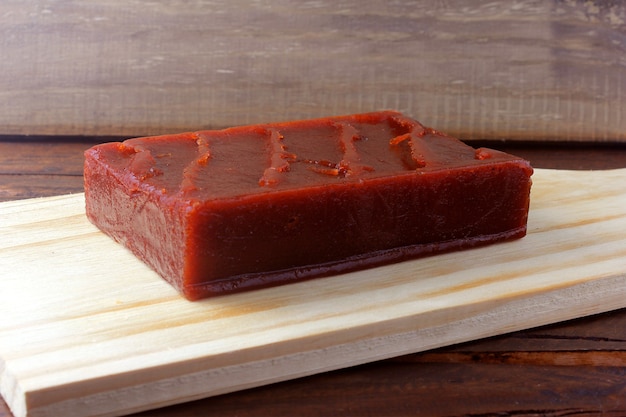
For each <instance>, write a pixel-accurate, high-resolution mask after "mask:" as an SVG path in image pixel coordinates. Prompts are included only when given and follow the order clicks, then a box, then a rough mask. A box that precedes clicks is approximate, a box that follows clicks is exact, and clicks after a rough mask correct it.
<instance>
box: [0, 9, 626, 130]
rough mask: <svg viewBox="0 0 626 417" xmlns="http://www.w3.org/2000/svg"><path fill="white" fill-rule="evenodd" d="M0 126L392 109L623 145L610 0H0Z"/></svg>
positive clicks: (149, 125)
mask: <svg viewBox="0 0 626 417" xmlns="http://www.w3.org/2000/svg"><path fill="white" fill-rule="evenodd" d="M0 54H1V56H2V59H1V60H0V126H2V132H0V133H2V134H28V135H34V134H40V135H120V136H141V135H155V134H160V133H176V132H179V131H188V130H190V131H195V130H203V129H211V128H221V127H229V126H234V125H240V124H254V123H266V122H271V121H285V120H293V119H308V118H314V117H322V116H331V115H339V114H349V113H361V112H368V111H375V110H381V109H395V110H399V111H402V112H403V113H405V114H410V115H412V116H413V117H415V118H417V119H418V120H420V121H424V122H427V123H428V124H430V125H431V126H433V127H435V128H437V129H439V130H441V131H444V132H447V133H449V134H451V135H453V136H459V137H461V138H463V139H476V138H478V139H500V138H509V139H524V140H553V141H602V142H604V141H622V142H624V141H626V106H624V99H625V98H626V77H625V75H624V74H626V4H625V3H624V2H620V1H612V0H589V1H582V0H546V1H537V0H496V1H489V2H485V1H482V0H445V1H443V0H426V1H420V2H415V1H411V0H401V1H394V2H385V1H378V0H342V1H339V2H338V1H336V0H319V1H314V2H313V1H307V2H297V1H288V0H279V1H276V0H271V1H269V0H263V1H254V2H252V1H247V0H213V1H207V0H172V1H168V2H155V1H151V0H108V1H89V0H67V1H41V0H3V1H2V2H0Z"/></svg>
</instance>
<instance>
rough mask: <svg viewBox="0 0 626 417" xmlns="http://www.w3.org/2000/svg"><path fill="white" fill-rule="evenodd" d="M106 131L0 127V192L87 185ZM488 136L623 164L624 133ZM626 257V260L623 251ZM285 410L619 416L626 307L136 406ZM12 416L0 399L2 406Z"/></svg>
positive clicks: (545, 154)
mask: <svg viewBox="0 0 626 417" xmlns="http://www.w3.org/2000/svg"><path fill="white" fill-rule="evenodd" d="M108 139H110V138H108ZM99 140H101V139H92V138H75V137H65V138H63V137H56V138H51V137H10V136H5V137H2V138H0V200H3V201H6V200H13V199H21V198H31V197H38V196H49V195H57V194H64V193H71V192H81V191H82V162H83V156H82V153H83V151H84V150H85V149H86V148H88V147H89V146H91V145H93V144H95V143H97V142H98V141H99ZM474 144H475V145H478V144H481V145H482V144H484V143H479V142H474ZM487 144H488V145H489V146H491V147H494V148H498V149H502V150H506V151H509V152H512V153H515V154H518V155H520V156H523V157H526V158H527V159H529V160H530V161H531V163H532V164H533V165H534V166H535V167H541V168H559V169H577V170H579V169H610V168H622V167H626V145H625V144H613V145H609V144H603V145H599V144H595V145H594V144H590V145H586V144H559V145H555V144H540V143H533V144H526V143H507V142H489V143H487ZM625 186H626V185H625ZM624 264H625V268H626V259H625V260H624ZM277 415H288V416H293V415H299V416H331V415H332V416H414V415H425V416H447V417H449V416H566V415H577V416H598V415H603V416H623V415H626V310H619V311H615V312H611V313H606V314H602V315H598V316H593V317H588V318H583V319H578V320H573V321H570V322H566V323H559V324H555V325H551V326H546V327H542V328H538V329H532V330H526V331H521V332H516V333H512V334H508V335H503V336H499V337H494V338H490V339H486V340H479V341H475V342H471V343H465V344H462V345H457V346H451V347H446V348H442V349H437V350H433V351H428V352H423V353H418V354H413V355H407V356H403V357H399V358H395V359H391V360H386V361H380V362H376V363H372V364H368V365H362V366H358V367H353V368H349V369H345V370H339V371H334V372H329V373H324V374H320V375H315V376H311V377H307V378H302V379H298V380H294V381H288V382H283V383H278V384H274V385H270V386H266V387H261V388H255V389H250V390H246V391H241V392H237V393H233V394H227V395H222V396H219V397H214V398H209V399H205V400H200V401H195V402H192V403H187V404H181V405H177V406H172V407H168V408H163V409H158V410H152V411H147V412H144V413H141V414H138V415H137V416H143V417H174V416H176V417H181V416H187V417H191V416H277ZM9 416H11V413H10V412H9V410H8V408H7V406H6V404H4V403H3V402H1V401H0V417H9Z"/></svg>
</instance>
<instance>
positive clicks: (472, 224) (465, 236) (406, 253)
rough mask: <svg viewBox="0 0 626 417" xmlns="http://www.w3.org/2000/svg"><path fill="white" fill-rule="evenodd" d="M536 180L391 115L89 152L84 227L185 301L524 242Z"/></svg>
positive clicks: (525, 170)
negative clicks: (127, 253) (123, 250)
mask: <svg viewBox="0 0 626 417" xmlns="http://www.w3.org/2000/svg"><path fill="white" fill-rule="evenodd" d="M531 175H532V168H531V167H530V165H529V164H528V162H526V161H524V160H523V159H521V158H517V157H515V156H512V155H509V154H505V153H502V152H498V151H495V150H489V149H484V148H481V149H473V148H471V147H470V146H467V145H465V144H463V143H462V142H460V141H458V140H456V139H454V138H451V137H448V136H446V135H444V134H441V133H439V132H437V131H435V130H433V129H430V128H427V127H424V126H422V125H421V124H420V123H418V122H417V121H415V120H412V119H410V118H408V117H406V116H404V115H402V114H400V113H396V112H390V111H389V112H376V113H366V114H359V115H351V116H340V117H331V118H325V119H315V120H305V121H295V122H288V123H274V124H267V125H257V126H243V127H235V128H230V129H224V130H216V131H200V132H190V133H183V134H177V135H167V136H156V137H147V138H136V139H129V140H126V141H124V142H121V143H120V142H114V143H107V144H102V145H97V146H95V147H93V148H91V149H89V150H88V151H86V153H85V197H86V201H87V216H88V217H89V219H90V220H91V221H92V222H93V223H94V224H95V225H97V226H98V227H99V228H100V229H101V230H102V231H104V232H105V233H107V234H108V235H110V236H111V237H113V238H114V239H115V240H116V241H118V242H120V243H122V244H124V245H125V246H127V247H128V248H129V249H130V250H131V251H132V252H133V253H135V255H136V256H138V257H139V258H140V259H142V260H143V261H144V262H146V263H147V264H148V265H150V266H151V267H152V268H153V269H155V270H156V271H157V272H158V273H159V274H160V275H161V276H162V277H163V278H165V279H166V280H167V281H168V282H170V283H171V284H172V285H173V286H175V287H176V288H177V289H178V290H179V291H180V292H181V293H182V294H183V295H184V296H185V297H186V298H188V299H190V300H197V299H200V298H205V297H209V296H214V295H220V294H226V293H230V292H234V291H241V290H246V289H254V288H260V287H266V286H271V285H278V284H284V283H289V282H295V281H300V280H303V279H308V278H314V277H320V276H327V275H332V274H337V273H341V272H347V271H352V270H357V269H362V268H367V267H374V266H379V265H383V264H387V263H391V262H400V261H404V260H408V259H412V258H416V257H419V256H423V255H428V254H434V253H440V252H443V251H450V250H456V249H465V248H470V247H473V246H477V245H484V244H488V243H494V242H498V241H503V240H508V239H514V238H520V237H523V236H524V235H525V234H526V222H527V217H528V207H529V197H530V187H531ZM416 279H419V277H416Z"/></svg>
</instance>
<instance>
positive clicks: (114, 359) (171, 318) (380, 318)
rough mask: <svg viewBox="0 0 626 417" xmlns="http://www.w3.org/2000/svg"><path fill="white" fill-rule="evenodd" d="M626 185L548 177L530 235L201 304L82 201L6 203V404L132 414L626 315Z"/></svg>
mask: <svg viewBox="0 0 626 417" xmlns="http://www.w3.org/2000/svg"><path fill="white" fill-rule="evenodd" d="M624 179H626V170H623V169H622V170H612V171H603V172H574V171H556V170H537V172H536V174H535V186H534V188H533V203H532V207H531V218H530V220H529V235H528V236H527V237H526V238H524V239H522V240H519V241H515V242H509V243H505V244H500V245H495V246H490V247H486V248H481V249H477V250H472V251H464V252H459V253H454V254H447V255H441V256H436V257H431V258H425V259H421V260H418V261H413V262H407V263H402V264H396V265H391V266H388V267H383V268H376V269H372V270H368V271H363V272H359V273H354V274H346V275H342V276H338V277H333V278H328V279H320V280H316V281H310V282H306V283H301V284H295V285H289V286H284V287H280V288H274V289H268V290H261V291H255V292H251V293H246V294H238V295H234V296H228V297H220V298H217V299H214V300H208V301H204V302H197V303H189V302H186V301H184V300H183V299H181V298H180V297H179V296H178V295H177V294H176V293H175V292H174V290H173V289H171V288H170V287H169V286H168V285H167V284H165V283H164V282H163V281H162V280H160V279H159V278H158V277H156V275H155V274H153V273H152V272H151V271H149V270H147V268H146V267H145V266H143V264H141V263H140V262H139V261H137V260H136V259H135V258H134V257H132V255H130V254H129V253H127V252H126V251H125V250H124V249H123V248H121V247H119V246H118V245H115V244H114V243H113V242H112V241H110V240H109V239H108V238H106V237H105V236H104V235H102V234H101V233H100V232H98V231H97V230H96V229H95V228H93V227H92V226H91V225H90V224H89V223H88V222H87V221H86V220H85V217H84V212H83V210H84V209H83V205H82V196H81V195H80V194H78V195H70V196H60V197H55V198H46V199H35V200H22V201H15V202H7V203H3V204H2V205H0V209H1V211H2V216H0V231H1V233H2V239H0V242H1V246H0V271H1V274H0V276H2V283H3V291H2V292H1V293H0V317H2V320H1V321H0V323H1V326H0V357H1V358H2V360H3V367H2V373H1V374H0V377H1V381H0V387H1V389H2V393H3V395H4V396H5V398H7V401H8V403H9V404H10V405H12V407H13V410H14V414H15V415H16V417H20V416H23V415H24V412H25V410H26V409H27V408H28V409H31V410H33V414H32V415H41V416H46V415H50V416H52V415H55V416H56V415H64V416H72V415H73V416H81V415H118V414H120V413H125V412H126V413H127V412H132V411H137V410H141V409H144V408H150V407H157V406H162V405H165V404H168V403H174V402H178V401H187V400H191V399H194V398H201V397H203V396H207V395H215V394H219V393H223V392H228V391H232V390H238V389H243V388H248V387H251V386H258V385H264V384H268V383H271V382H276V381H280V380H283V379H290V378H295V377H300V376H303V375H308V374H315V373H319V372H324V371H326V370H330V369H336V368H343V367H346V366H351V365H354V364H359V363H364V362H369V361H373V360H379V359H383V358H386V357H393V356H398V355H401V354H404V353H410V352H415V351H420V350H425V349H431V348H434V347H437V346H443V345H447V344H452V343H458V342H463V341H467V340H473V339H475V338H482V337H486V336H491V335H496V334H501V333H505V332H511V331H515V330H519V329H523V328H527V327H533V326H538V325H542V324H546V323H551V322H555V321H561V320H565V319H569V318H573V317H580V316H585V315H590V314H595V313H599V312H602V311H608V310H612V309H617V308H621V307H624V306H625V304H624V299H625V298H624V295H625V294H624V289H623V288H624V286H623V282H624V280H625V279H626V275H624V274H625V273H626V268H625V267H626V264H625V261H624V260H625V259H626V211H624V203H625V202H626V189H624V187H623V181H624ZM103 254H106V256H103ZM111 259H115V262H110V260H111ZM477 259H480V260H481V261H480V262H476V260H477ZM103 262H104V263H103ZM416 277H419V278H416ZM26 300H28V302H26ZM448 355H449V357H452V356H453V355H454V353H453V352H451V353H449V354H448ZM517 360H518V361H521V360H524V358H521V359H517ZM454 361H456V362H462V361H459V360H458V359H454V358H453V360H452V362H454ZM514 362H515V361H513V363H514Z"/></svg>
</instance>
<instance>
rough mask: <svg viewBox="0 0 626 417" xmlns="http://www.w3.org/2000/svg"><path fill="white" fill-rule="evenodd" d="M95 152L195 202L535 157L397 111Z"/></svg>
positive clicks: (125, 176)
mask: <svg viewBox="0 0 626 417" xmlns="http://www.w3.org/2000/svg"><path fill="white" fill-rule="evenodd" d="M87 152H88V153H89V154H90V156H91V157H92V158H94V159H99V160H101V161H103V162H105V163H106V164H107V165H108V166H109V167H110V168H111V170H112V172H114V173H115V174H116V175H117V176H118V177H119V180H120V181H122V182H126V183H129V184H134V186H135V187H137V188H142V189H144V190H148V191H152V192H156V193H160V194H162V195H164V196H175V197H176V198H180V199H184V200H195V201H198V200H200V201H206V200H212V199H224V198H237V197H241V196H249V195H255V194H259V193H272V192H278V191H286V190H293V189H303V188H310V187H320V186H322V187H324V186H331V185H333V184H345V183H351V182H354V183H366V182H368V181H369V180H374V179H378V178H384V177H391V176H398V175H416V174H421V173H427V172H433V171H441V170H450V169H455V168H462V167H472V166H480V165H484V164H493V163H500V162H504V161H511V160H519V161H520V162H521V163H524V164H527V163H526V162H525V161H523V160H521V159H520V158H517V157H514V156H512V155H509V154H506V153H502V152H498V151H494V150H489V149H484V148H480V149H474V148H472V147H470V146H468V145H466V144H464V143H462V142H460V141H459V140H457V139H454V138H451V137H449V136H446V135H444V134H441V133H439V132H437V131H435V130H433V129H430V128H427V127H424V126H423V125H421V124H420V123H419V122H417V121H415V120H413V119H410V118H408V117H406V116H404V115H402V114H401V113H397V112H392V111H386V112H375V113H366V114H360V115H351V116H340V117H331V118H324V119H315V120H306V121H295V122H288V123H274V124H266V125H256V126H241V127H234V128H229V129H224V130H212V131H198V132H189V133H182V134H177V135H164V136H154V137H144V138H135V139H129V140H126V141H124V142H113V143H107V144H102V145H97V146H95V147H93V148H92V149H90V150H88V151H87ZM528 169H530V167H528Z"/></svg>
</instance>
